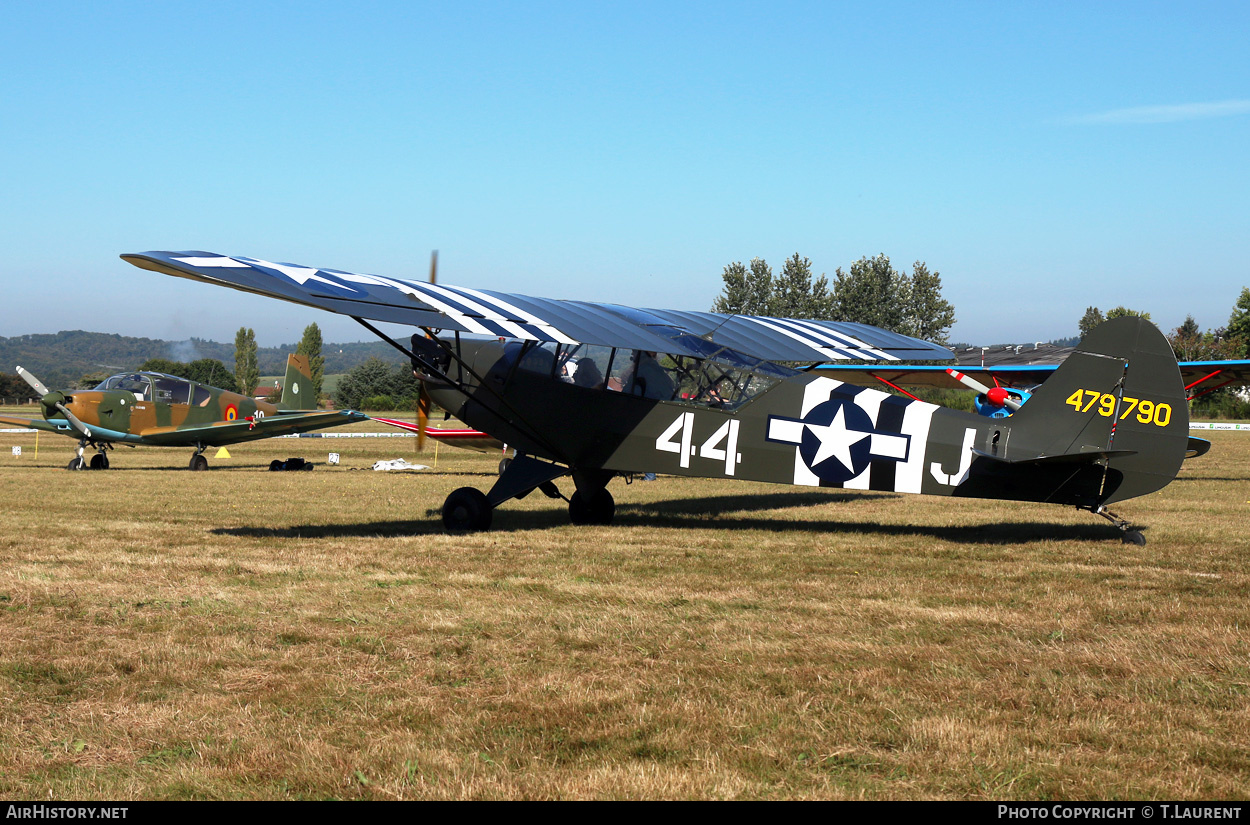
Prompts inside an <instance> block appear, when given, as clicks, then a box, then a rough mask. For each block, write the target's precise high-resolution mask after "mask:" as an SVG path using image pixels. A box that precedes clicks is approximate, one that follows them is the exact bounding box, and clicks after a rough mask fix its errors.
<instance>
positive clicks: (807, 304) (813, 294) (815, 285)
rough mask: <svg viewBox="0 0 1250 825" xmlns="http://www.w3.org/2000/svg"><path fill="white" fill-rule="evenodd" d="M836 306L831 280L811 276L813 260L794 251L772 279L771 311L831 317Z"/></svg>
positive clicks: (792, 315)
mask: <svg viewBox="0 0 1250 825" xmlns="http://www.w3.org/2000/svg"><path fill="white" fill-rule="evenodd" d="M832 309H833V301H832V296H831V295H830V293H829V280H828V279H827V278H826V277H825V276H824V275H821V276H820V277H819V278H816V279H815V280H813V279H812V262H811V259H809V258H804V257H802V256H800V255H799V253H797V252H795V253H794V254H793V255H791V256H790V257H789V258H787V259H786V262H785V263H784V264H783V265H782V267H781V274H780V275H778V276H777V278H776V279H775V280H774V281H773V285H772V299H771V300H770V302H769V312H768V314H769V315H773V316H776V317H778V318H816V319H825V318H828V317H829V315H830V313H831V311H832Z"/></svg>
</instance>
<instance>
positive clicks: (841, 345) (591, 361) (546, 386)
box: [122, 252, 1189, 544]
mask: <svg viewBox="0 0 1250 825" xmlns="http://www.w3.org/2000/svg"><path fill="white" fill-rule="evenodd" d="M122 258H123V259H124V260H126V261H128V262H130V263H132V264H134V265H135V266H138V267H141V268H143V269H149V270H153V271H156V272H163V273H165V274H168V275H174V276H178V277H181V278H189V279H191V280H197V281H205V282H208V283H213V284H218V285H221V286H228V287H232V288H235V289H240V290H243V291H247V292H253V293H258V294H261V295H268V296H271V297H274V298H281V299H284V300H287V301H292V302H294V303H299V304H304V305H307V306H314V307H318V308H321V309H325V310H329V311H331V312H337V313H340V314H344V315H348V316H351V317H352V318H354V319H356V320H357V321H358V322H359V323H361V324H362V325H363V326H365V327H366V328H368V329H369V330H371V331H373V332H374V333H376V334H377V335H379V336H380V337H381V338H383V339H384V340H386V341H388V342H389V343H391V345H392V346H394V347H395V348H396V349H399V350H400V351H402V352H404V353H406V354H407V355H408V356H409V358H410V359H411V361H412V364H413V367H414V370H415V371H416V372H417V373H418V375H419V377H420V378H421V379H422V381H423V382H424V383H425V385H426V386H427V388H428V389H429V392H430V395H431V397H432V398H433V400H434V401H435V402H436V403H437V404H438V405H439V406H441V407H443V408H445V409H447V410H448V411H450V412H451V413H452V414H453V415H454V416H456V417H457V418H458V419H460V420H461V421H463V422H465V423H466V424H468V425H469V426H471V427H474V428H476V429H478V430H481V431H483V432H485V433H488V434H490V435H492V436H494V437H495V438H497V439H499V440H500V441H502V442H505V443H507V444H509V445H510V446H514V447H516V448H517V450H518V455H517V457H516V458H514V459H513V460H512V461H511V463H510V464H509V466H508V468H507V470H506V471H505V472H504V473H503V474H502V475H500V477H499V478H498V480H497V481H496V482H495V483H494V485H493V486H492V487H491V489H490V490H489V491H488V492H486V493H483V492H481V491H480V490H477V489H474V488H470V487H464V488H461V489H459V490H456V491H455V492H453V493H452V494H451V495H449V496H448V497H447V500H446V501H445V502H444V504H443V509H442V515H443V523H444V524H445V525H446V526H447V527H448V528H449V529H457V530H485V529H488V528H489V527H490V524H491V519H492V513H493V511H494V509H495V508H496V507H498V506H499V505H501V504H503V503H504V502H506V501H508V500H510V499H512V498H519V497H522V496H525V495H528V494H529V493H530V492H532V491H533V490H535V489H540V490H542V492H544V493H545V494H546V495H549V496H552V497H558V498H564V496H563V495H562V494H561V493H560V492H559V491H558V489H557V488H556V487H555V484H554V483H553V482H554V481H555V480H556V479H559V478H561V477H564V476H571V477H572V481H573V485H574V487H575V492H574V493H573V494H572V495H571V496H570V497H569V498H568V507H569V516H570V518H571V520H572V521H573V522H574V523H576V524H608V523H610V522H611V521H612V517H613V513H614V509H615V504H614V501H613V498H612V494H611V493H610V492H609V491H608V490H607V485H608V482H609V481H611V480H612V478H614V477H616V476H620V475H631V474H637V473H644V472H662V473H669V474H676V475H687V476H710V477H718V478H738V479H748V480H754V481H769V482H777V483H786V484H802V485H811V486H821V487H841V488H847V489H862V490H883V491H894V492H900V493H922V494H929V495H944V496H960V497H969V498H988V499H1008V500H1018V501H1037V502H1051V503H1055V504H1065V505H1071V506H1075V507H1078V508H1081V509H1086V510H1089V511H1091V512H1093V513H1096V514H1098V515H1101V516H1103V517H1104V518H1106V519H1108V520H1109V521H1110V522H1111V523H1113V524H1114V525H1116V527H1118V528H1119V530H1120V531H1121V535H1122V538H1123V540H1124V541H1125V542H1131V543H1134V544H1144V543H1145V537H1144V536H1143V535H1142V534H1141V532H1140V531H1138V530H1133V529H1131V525H1130V523H1129V522H1128V521H1126V520H1125V519H1122V518H1120V517H1119V516H1116V515H1115V514H1114V513H1112V512H1110V511H1109V510H1108V509H1107V508H1108V505H1111V504H1114V503H1116V502H1118V501H1122V500H1125V499H1129V498H1133V497H1136V496H1142V495H1146V494H1147V493H1151V492H1154V491H1156V490H1158V489H1160V488H1162V487H1164V486H1165V485H1167V484H1168V483H1169V482H1171V481H1172V479H1173V478H1174V477H1175V476H1176V474H1177V471H1178V470H1179V469H1180V466H1181V462H1182V460H1183V458H1184V456H1185V452H1186V446H1187V442H1188V426H1189V414H1188V409H1187V406H1186V403H1185V391H1184V387H1183V384H1182V383H1181V379H1180V373H1179V371H1178V369H1177V366H1176V359H1175V357H1174V356H1173V354H1172V350H1171V348H1170V347H1169V346H1168V343H1167V340H1166V339H1165V338H1164V337H1163V335H1162V334H1161V333H1160V332H1159V331H1158V329H1156V328H1155V327H1154V326H1153V325H1151V324H1150V323H1149V322H1147V321H1144V320H1142V319H1141V318H1138V317H1135V316H1133V317H1124V318H1117V319H1115V320H1112V321H1108V322H1106V323H1104V324H1103V325H1102V326H1100V327H1098V328H1097V329H1095V330H1094V331H1093V332H1091V333H1090V334H1089V335H1087V336H1086V337H1085V339H1084V341H1082V343H1081V346H1080V347H1079V348H1078V351H1076V352H1075V353H1074V354H1073V355H1071V356H1070V357H1069V358H1068V359H1067V360H1066V361H1065V362H1064V364H1063V365H1062V366H1060V368H1059V369H1058V370H1056V371H1055V373H1054V374H1053V375H1052V376H1051V377H1050V378H1049V379H1048V380H1047V381H1046V383H1045V384H1043V385H1042V386H1041V387H1040V388H1039V389H1038V390H1037V391H1036V392H1035V393H1033V396H1032V398H1031V399H1030V400H1029V402H1028V404H1026V405H1025V406H1024V407H1022V408H1021V409H1020V410H1019V411H1018V412H1016V413H1015V414H1014V415H1012V416H1011V417H1010V418H1006V419H988V418H985V417H982V416H979V415H976V414H974V413H967V412H961V411H956V410H951V409H946V408H943V407H939V406H936V405H933V404H928V403H925V402H922V401H917V400H913V399H908V398H903V397H900V396H895V395H890V394H887V393H884V392H880V391H878V390H874V389H868V388H864V387H860V386H856V385H854V384H849V383H846V382H843V381H839V380H837V379H836V378H833V377H830V376H828V375H826V374H821V373H819V372H815V371H812V370H811V369H810V368H809V369H807V370H800V369H795V368H793V367H791V366H786V365H784V364H796V363H798V364H808V365H812V366H814V365H816V364H819V363H824V362H829V361H845V360H851V359H856V360H861V361H868V360H878V361H895V362H901V361H903V360H904V359H905V360H909V361H910V360H936V359H947V358H949V357H950V353H949V351H948V350H946V349H944V348H942V347H939V346H937V345H935V344H930V343H927V342H925V341H921V340H918V339H915V338H909V337H906V336H902V335H897V334H895V333H891V332H887V331H885V330H881V329H877V328H875V327H871V326H866V325H863V324H849V323H835V322H829V321H811V320H797V319H789V318H767V317H757V316H744V315H733V316H728V315H718V314H715V313H709V312H686V311H673V310H656V309H634V308H630V307H624V306H618V305H612V304H598V303H589V302H583V301H563V300H549V299H543V298H531V297H527V296H524V295H516V294H511V293H502V292H495V291H489V290H477V289H466V288H461V287H453V286H444V285H434V284H427V283H424V282H420V281H413V280H401V279H396V278H386V277H381V276H376V275H365V274H358V273H354V272H346V271H342V270H335V269H318V268H315V267H307V266H300V265H296V264H288V263H273V262H270V261H265V260H260V259H256V258H245V257H228V256H224V255H218V254H214V253H209V252H144V253H139V254H126V255H122ZM370 320H373V321H383V322H389V323H400V324H409V325H412V326H415V327H418V328H420V329H421V330H422V332H420V333H417V334H414V335H413V336H412V339H411V343H410V344H409V346H407V347H405V346H404V345H403V344H401V343H399V342H397V341H394V340H393V339H391V338H390V337H389V336H387V335H385V334H384V333H383V332H381V331H380V330H378V329H377V327H375V326H374V325H373V324H371V323H370ZM448 331H450V333H451V334H450V335H449V336H448V335H443V334H442V333H446V332H448ZM469 334H476V335H480V336H490V337H489V338H481V339H474V338H470V337H469Z"/></svg>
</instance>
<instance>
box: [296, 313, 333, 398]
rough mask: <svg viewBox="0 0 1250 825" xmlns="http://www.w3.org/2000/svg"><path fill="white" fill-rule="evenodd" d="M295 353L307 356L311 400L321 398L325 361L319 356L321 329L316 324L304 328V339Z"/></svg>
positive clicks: (323, 357)
mask: <svg viewBox="0 0 1250 825" xmlns="http://www.w3.org/2000/svg"><path fill="white" fill-rule="evenodd" d="M295 351H296V352H297V353H298V354H300V355H307V356H308V369H309V371H310V372H311V373H312V382H313V398H317V399H319V398H321V383H322V381H323V379H324V378H325V375H326V359H325V356H324V355H322V354H321V327H319V326H317V324H316V322H313V323H311V324H309V325H308V326H306V327H304V337H303V338H302V339H301V340H300V342H299V346H298V347H296V349H295Z"/></svg>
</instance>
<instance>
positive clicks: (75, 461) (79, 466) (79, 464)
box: [65, 456, 87, 470]
mask: <svg viewBox="0 0 1250 825" xmlns="http://www.w3.org/2000/svg"><path fill="white" fill-rule="evenodd" d="M65 469H67V470H85V469H87V465H86V464H85V463H84V462H83V460H82V458H80V457H78V456H75V457H73V458H71V459H70V460H69V464H68V465H67V466H66V467H65Z"/></svg>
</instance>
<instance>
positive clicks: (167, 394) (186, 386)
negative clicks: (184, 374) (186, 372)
mask: <svg viewBox="0 0 1250 825" xmlns="http://www.w3.org/2000/svg"><path fill="white" fill-rule="evenodd" d="M152 384H153V390H152V392H153V395H152V398H153V400H154V401H158V402H160V403H162V404H186V403H187V402H188V401H189V400H190V398H191V384H190V382H188V381H180V380H178V379H176V378H157V379H154V380H153V382H152Z"/></svg>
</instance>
